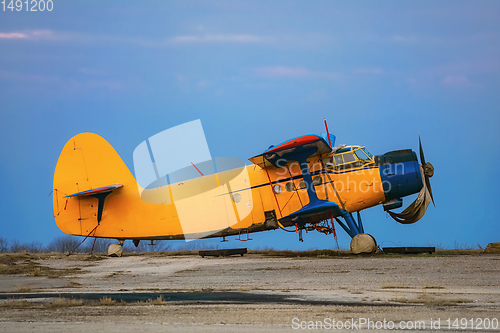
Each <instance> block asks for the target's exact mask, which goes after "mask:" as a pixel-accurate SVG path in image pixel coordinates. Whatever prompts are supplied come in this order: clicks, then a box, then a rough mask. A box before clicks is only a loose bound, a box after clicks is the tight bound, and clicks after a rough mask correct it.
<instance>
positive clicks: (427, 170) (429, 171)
mask: <svg viewBox="0 0 500 333" xmlns="http://www.w3.org/2000/svg"><path fill="white" fill-rule="evenodd" d="M418 145H419V150H420V163H421V164H422V168H423V169H424V178H425V185H426V186H427V189H428V190H429V194H430V195H431V200H432V204H433V205H434V207H436V204H435V203H434V197H433V196H432V189H431V182H430V181H429V178H431V177H432V176H433V175H434V166H433V165H432V164H431V163H429V162H427V163H426V162H425V156H424V150H423V149H422V141H421V140H420V134H419V135H418Z"/></svg>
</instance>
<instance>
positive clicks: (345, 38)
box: [0, 0, 500, 249]
mask: <svg viewBox="0 0 500 333" xmlns="http://www.w3.org/2000/svg"><path fill="white" fill-rule="evenodd" d="M53 3H54V7H53V10H52V11H51V12H47V11H45V12H24V11H21V12H16V11H14V12H11V11H5V12H4V11H0V140H1V141H0V142H1V145H0V177H1V178H0V179H1V182H2V185H3V189H2V191H1V194H0V208H1V211H2V214H1V215H0V224H1V231H0V236H1V237H5V238H7V239H18V240H20V241H21V242H31V241H40V242H43V243H44V244H46V243H48V242H50V240H52V239H53V238H54V237H56V236H59V235H61V234H62V232H60V231H59V229H58V228H57V226H56V224H55V221H54V218H53V212H52V200H51V196H49V193H50V191H51V189H52V177H53V171H54V168H55V165H56V162H57V158H58V155H59V153H60V151H61V149H62V147H63V146H64V144H65V142H66V141H67V140H68V139H70V138H71V137H72V136H73V135H76V134H78V133H80V132H94V133H97V134H99V135H101V136H103V137H104V138H105V139H106V140H108V141H109V142H110V143H111V144H112V145H113V146H114V147H115V149H116V150H117V151H118V153H119V154H120V155H121V156H122V158H123V160H124V161H125V163H126V164H127V165H128V166H129V168H132V166H133V162H132V154H133V151H134V149H135V147H136V146H137V145H139V144H140V143H141V142H142V141H144V140H145V139H146V138H148V137H150V136H152V135H154V134H156V133H158V132H161V131H163V130H165V129H167V128H170V127H173V126H176V125H179V124H182V123H184V122H187V121H191V120H195V119H201V121H202V123H203V128H204V131H205V134H206V137H207V141H208V145H209V147H210V153H211V155H212V156H214V157H215V156H233V157H238V158H241V159H244V160H246V159H247V158H248V157H251V156H254V155H255V154H258V153H260V152H261V151H263V150H264V149H266V148H267V147H269V146H270V145H271V144H276V143H280V142H283V141H285V140H286V139H288V138H292V137H296V136H299V135H302V134H309V133H320V132H323V131H324V130H323V123H322V121H323V118H325V117H326V118H327V120H328V122H329V128H330V132H332V133H334V134H335V135H336V136H337V143H346V144H358V145H365V146H366V147H367V148H368V149H369V150H370V151H371V152H372V153H374V154H382V153H385V152H387V151H390V150H395V149H404V148H410V149H413V150H417V149H418V133H419V132H420V134H421V137H422V143H423V146H424V150H425V154H426V159H427V160H428V161H430V162H431V163H433V164H434V167H435V170H436V172H435V176H434V177H433V178H432V179H431V183H432V188H433V192H434V199H435V201H436V207H435V208H434V207H432V206H431V207H429V209H428V211H427V214H426V216H425V217H424V218H423V219H422V220H421V221H419V222H417V223H416V224H414V225H409V226H405V225H399V224H397V223H396V222H394V221H393V220H392V219H391V218H390V217H388V216H387V214H386V213H385V212H384V211H383V209H382V207H374V208H371V209H368V210H366V211H364V212H363V215H362V216H363V219H364V223H365V230H366V231H367V232H369V233H371V234H373V235H374V236H375V238H376V239H377V240H378V242H379V243H381V244H382V245H383V246H390V245H394V244H400V245H404V246H412V245H416V246H425V245H432V246H442V247H453V246H455V245H456V244H458V245H461V246H462V245H465V244H466V245H468V246H476V244H480V245H481V246H486V245H487V243H489V242H494V241H500V239H499V238H498V235H499V230H500V228H499V223H498V217H497V212H496V209H495V208H496V207H497V206H498V203H497V201H498V198H497V193H498V186H499V185H500V184H499V178H498V171H497V168H498V165H499V164H500V163H499V162H500V158H499V153H500V152H499V146H500V145H499V144H500V135H499V125H500V20H498V17H499V16H500V2H498V1H480V2H477V1H439V2H437V1H411V2H410V1H307V2H306V1H143V2H138V1H123V0H121V1H111V0H110V1H59V0H54V1H53ZM0 10H1V8H0ZM404 202H405V206H406V205H407V204H409V203H410V202H411V200H409V199H406V200H405V201H404ZM338 229H340V228H338ZM338 234H339V236H338V238H339V243H340V246H341V247H344V248H347V247H348V246H349V241H350V239H349V237H348V236H347V234H345V233H344V232H343V231H342V230H338ZM252 238H253V239H254V240H253V241H252V242H249V243H239V242H235V241H231V242H229V243H223V244H224V246H248V247H250V248H258V247H266V246H271V247H275V248H283V249H285V248H289V249H309V248H333V247H334V241H333V237H332V236H324V235H322V234H313V233H309V234H307V235H305V237H304V238H305V241H304V243H299V242H298V241H297V236H296V235H295V234H288V233H285V232H283V231H272V232H264V233H261V234H254V235H252Z"/></svg>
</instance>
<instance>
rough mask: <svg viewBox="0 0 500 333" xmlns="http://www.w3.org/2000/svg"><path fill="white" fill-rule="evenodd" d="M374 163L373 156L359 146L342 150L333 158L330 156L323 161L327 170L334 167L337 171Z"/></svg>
mask: <svg viewBox="0 0 500 333" xmlns="http://www.w3.org/2000/svg"><path fill="white" fill-rule="evenodd" d="M372 161H373V155H372V154H370V152H368V151H367V150H366V149H365V147H359V146H349V147H345V148H342V149H340V150H339V151H337V152H335V154H334V155H333V156H328V157H326V158H325V159H324V160H323V162H324V163H325V165H326V167H327V168H331V167H334V168H335V169H337V170H338V169H349V168H355V167H360V166H362V165H365V164H367V163H371V162H372ZM332 164H333V165H332Z"/></svg>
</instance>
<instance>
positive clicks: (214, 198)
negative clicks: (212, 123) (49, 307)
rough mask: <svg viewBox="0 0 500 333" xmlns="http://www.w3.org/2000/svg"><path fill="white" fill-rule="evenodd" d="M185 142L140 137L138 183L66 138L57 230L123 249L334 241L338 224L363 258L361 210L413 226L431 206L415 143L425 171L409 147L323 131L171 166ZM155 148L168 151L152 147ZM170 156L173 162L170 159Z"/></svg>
mask: <svg viewBox="0 0 500 333" xmlns="http://www.w3.org/2000/svg"><path fill="white" fill-rule="evenodd" d="M195 122H196V121H195ZM198 122H199V121H198ZM193 124H194V122H193ZM195 125H198V123H196V124H195ZM325 125H326V121H325ZM199 126H201V123H200V124H199ZM174 132H175V135H176V136H179V135H181V136H182V135H189V134H186V132H185V131H181V130H177V131H174ZM174 132H172V131H171V132H169V133H174ZM183 133H184V134H183ZM327 133H328V128H327ZM162 138H163V139H162ZM160 139H162V140H160ZM182 142H185V139H184V138H179V137H174V138H170V139H168V140H167V139H165V137H164V136H163V137H162V136H158V138H157V140H156V141H155V140H153V139H152V138H150V139H149V140H145V141H144V142H143V143H141V144H140V145H139V146H138V147H137V148H136V150H135V151H134V166H135V177H134V175H132V173H131V172H130V170H129V169H128V168H127V166H126V165H125V163H124V162H123V161H122V159H121V158H120V156H119V155H118V154H117V152H116V151H115V150H114V149H113V147H112V146H111V145H110V144H109V143H108V142H107V141H106V140H105V139H103V138H102V137H101V136H99V135H97V134H93V133H81V134H78V135H76V136H74V137H73V138H71V139H70V140H69V141H68V142H67V143H66V145H65V146H64V148H63V150H62V152H61V154H60V156H59V160H58V162H57V166H56V169H55V173H54V189H53V206H54V217H55V220H56V223H57V225H58V227H59V228H60V229H61V230H62V231H63V232H65V233H67V234H71V235H78V236H87V237H88V236H90V237H95V238H113V239H117V240H118V241H119V243H120V244H122V245H123V242H124V241H125V240H127V239H131V240H133V242H134V244H135V245H136V246H137V245H138V243H139V241H141V240H176V239H185V240H191V239H200V238H212V237H222V238H224V239H225V237H227V236H232V235H235V236H238V240H246V239H248V237H249V233H253V232H258V231H265V230H274V229H284V230H287V231H294V232H297V233H298V235H299V239H300V240H302V231H303V230H307V231H310V230H317V231H320V232H323V233H325V234H330V233H333V234H334V235H335V224H334V223H335V222H337V223H338V225H340V226H341V227H342V228H343V229H344V230H345V231H346V232H347V233H348V234H349V235H350V236H351V237H352V241H351V250H352V251H353V252H354V253H362V252H364V253H365V252H372V251H374V250H375V249H376V242H375V240H374V239H373V237H371V236H370V235H368V234H365V233H364V227H363V224H362V221H361V217H360V214H359V212H360V211H361V210H363V209H366V208H369V207H373V206H376V205H379V204H382V205H383V208H384V210H385V211H388V212H389V214H390V215H391V216H392V217H393V218H394V219H395V220H396V221H398V222H400V223H414V222H416V221H418V220H419V219H420V218H421V217H422V216H423V215H424V213H425V211H426V209H427V206H428V205H429V203H430V201H431V200H432V201H433V198H432V192H431V189H430V183H429V177H432V175H433V167H432V165H431V164H430V163H426V162H425V159H424V155H423V151H422V146H421V144H420V138H419V144H420V160H421V164H422V165H419V163H418V160H417V156H416V153H415V152H413V151H412V150H409V149H408V150H398V151H392V152H389V153H386V154H383V155H379V156H374V155H372V154H371V153H370V152H369V151H368V150H367V149H366V148H365V147H362V146H347V145H339V146H334V142H335V137H334V136H333V135H330V134H327V135H326V136H325V137H322V136H319V135H305V136H300V137H297V138H294V139H291V140H288V141H286V142H284V143H281V144H279V145H276V146H271V147H270V148H269V149H267V150H265V151H264V152H262V153H261V154H258V155H256V156H254V157H252V158H250V159H249V160H250V161H251V162H252V164H250V165H246V164H245V162H244V161H242V160H239V159H236V158H211V157H210V156H209V155H207V154H204V153H200V154H190V155H189V156H188V157H187V159H186V158H184V159H185V160H186V162H185V163H184V164H182V163H181V164H179V165H175V166H172V163H174V162H175V163H177V164H178V162H179V159H178V158H176V157H174V156H172V154H174V153H171V154H168V153H167V152H168V151H171V152H173V151H181V150H182V149H183V147H182ZM160 144H168V145H170V150H168V149H167V150H158V149H157V147H159V146H158V145H160ZM202 146H203V145H202ZM152 148H153V149H152ZM205 151H207V149H205ZM169 158H170V160H171V161H174V162H172V163H170V164H169V163H167V162H168V161H169ZM189 158H191V160H189ZM188 162H189V164H188ZM175 163H174V164H175ZM167 164H168V165H170V168H169V167H165V166H164V165H167ZM419 192H420V193H419ZM414 193H419V195H418V197H417V199H416V200H415V202H413V203H412V204H411V205H410V206H409V207H408V208H406V209H405V210H404V211H403V212H401V213H394V212H392V211H390V210H392V209H395V208H399V207H401V206H402V198H403V197H405V196H408V195H411V194H414ZM355 216H356V218H355ZM334 221H335V222H334ZM243 237H246V239H242V238H243Z"/></svg>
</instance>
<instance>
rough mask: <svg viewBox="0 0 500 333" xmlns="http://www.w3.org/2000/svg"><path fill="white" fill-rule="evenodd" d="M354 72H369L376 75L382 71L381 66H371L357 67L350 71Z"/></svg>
mask: <svg viewBox="0 0 500 333" xmlns="http://www.w3.org/2000/svg"><path fill="white" fill-rule="evenodd" d="M352 72H353V73H354V74H370V75H378V74H382V73H384V71H383V70H382V69H381V68H378V67H373V68H358V69H355V70H353V71H352Z"/></svg>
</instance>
